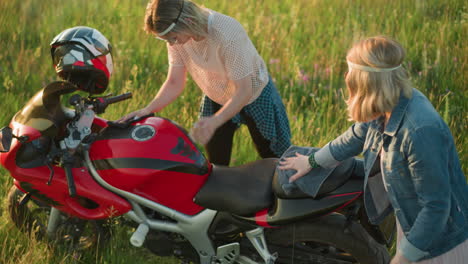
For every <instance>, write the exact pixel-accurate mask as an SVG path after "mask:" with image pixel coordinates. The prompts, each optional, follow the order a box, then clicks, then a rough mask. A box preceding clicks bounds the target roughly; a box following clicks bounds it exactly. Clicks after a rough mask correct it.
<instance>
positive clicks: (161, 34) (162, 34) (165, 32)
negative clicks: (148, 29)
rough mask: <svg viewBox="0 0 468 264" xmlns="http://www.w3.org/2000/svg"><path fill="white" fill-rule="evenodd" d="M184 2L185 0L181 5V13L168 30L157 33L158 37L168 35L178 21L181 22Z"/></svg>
mask: <svg viewBox="0 0 468 264" xmlns="http://www.w3.org/2000/svg"><path fill="white" fill-rule="evenodd" d="M184 3H185V0H182V6H181V7H180V10H179V14H178V15H177V17H176V19H175V20H174V22H172V23H171V24H170V25H169V26H168V27H167V28H166V30H164V31H163V32H161V33H159V34H157V35H158V37H161V36H164V35H166V34H167V33H169V32H170V31H171V30H172V29H173V28H174V27H175V26H176V24H177V22H179V18H180V16H181V15H182V11H184Z"/></svg>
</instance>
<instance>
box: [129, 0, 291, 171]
mask: <svg viewBox="0 0 468 264" xmlns="http://www.w3.org/2000/svg"><path fill="white" fill-rule="evenodd" d="M145 30H146V31H147V32H148V33H150V34H152V35H154V36H155V37H156V38H157V39H160V40H162V41H165V42H167V49H168V57H169V72H168V75H167V79H166V81H165V82H164V84H163V85H162V87H161V89H160V90H159V92H158V93H157V95H156V97H155V98H154V99H153V100H152V102H151V103H149V104H148V105H147V106H146V107H145V108H143V109H141V110H138V111H136V112H133V113H130V114H128V115H126V116H125V117H123V118H122V119H121V120H127V119H129V118H132V117H134V116H144V115H147V114H150V113H153V112H158V111H160V110H161V109H163V108H164V107H165V106H166V105H168V104H169V103H171V102H172V101H174V100H175V99H176V98H177V97H178V96H179V95H180V94H181V93H182V91H183V89H184V87H185V82H186V73H187V72H188V73H190V75H191V77H192V79H193V80H194V81H195V83H196V84H197V85H198V86H199V88H200V89H201V90H202V92H203V93H204V97H203V100H202V105H201V109H200V112H201V113H200V120H199V121H198V122H196V123H195V124H194V126H193V128H192V131H191V135H192V137H193V138H194V139H195V140H196V141H198V142H199V143H201V144H204V145H205V147H206V150H207V152H208V158H209V159H210V161H211V162H213V163H215V164H221V165H228V164H229V161H230V157H231V149H232V141H233V135H234V132H235V130H236V129H237V127H238V126H239V124H240V123H245V124H247V126H248V129H249V132H250V135H251V137H252V139H253V141H254V144H255V146H256V148H257V150H258V152H259V154H260V156H261V157H262V158H267V157H279V156H281V154H282V153H283V152H284V150H286V149H287V148H288V147H289V145H290V137H291V133H290V128H289V121H288V118H287V115H286V112H285V108H284V105H283V103H282V101H281V98H280V95H279V93H278V91H277V89H276V87H275V85H274V84H273V82H272V80H271V78H270V76H269V73H268V70H267V68H266V66H265V62H264V61H263V59H262V58H261V57H260V55H259V54H258V52H257V50H256V49H255V47H254V45H253V44H252V42H251V41H250V39H249V37H248V35H247V33H246V32H245V30H244V28H243V27H242V26H241V24H240V23H239V22H237V21H236V20H235V19H233V18H231V17H229V16H226V15H223V14H220V13H218V12H215V11H213V10H210V9H206V8H203V7H200V6H198V5H197V4H195V3H193V2H191V1H188V0H154V1H152V2H151V3H150V4H149V5H148V7H147V10H146V17H145Z"/></svg>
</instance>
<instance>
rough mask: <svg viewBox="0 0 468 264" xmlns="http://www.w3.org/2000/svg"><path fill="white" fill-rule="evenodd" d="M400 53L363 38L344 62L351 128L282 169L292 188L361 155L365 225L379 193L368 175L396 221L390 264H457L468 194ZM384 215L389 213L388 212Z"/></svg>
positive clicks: (449, 143)
mask: <svg viewBox="0 0 468 264" xmlns="http://www.w3.org/2000/svg"><path fill="white" fill-rule="evenodd" d="M404 57H405V51H404V50H403V48H402V47H401V45H400V44H399V43H397V42H396V41H394V40H391V39H389V38H387V37H373V38H368V39H366V40H364V41H361V42H359V43H357V44H356V45H354V46H353V47H352V48H351V50H350V51H349V52H348V55H347V57H346V59H347V62H348V69H349V70H348V73H347V75H346V77H345V78H346V86H347V88H348V93H349V97H348V100H347V102H346V103H347V105H348V114H349V116H350V119H351V120H353V121H355V122H356V123H355V124H354V125H353V126H352V127H351V128H350V129H349V130H348V131H346V132H345V133H344V134H342V135H341V136H339V137H338V138H336V139H335V140H333V141H331V142H330V143H329V144H327V145H326V146H325V147H323V148H322V149H320V150H319V151H317V152H315V153H314V154H312V155H311V156H303V155H300V154H296V156H295V157H291V158H286V159H285V160H283V161H281V166H280V167H281V169H284V170H287V169H293V170H296V173H295V174H294V175H293V176H292V177H291V178H290V181H291V182H293V181H295V180H296V179H298V178H300V177H302V176H303V175H304V174H305V173H307V172H309V171H310V170H311V169H313V168H316V167H320V166H321V167H334V166H336V165H337V164H338V163H339V162H340V161H342V160H345V159H346V158H348V157H352V156H356V155H359V154H360V153H363V155H364V166H365V171H366V178H365V181H364V182H365V186H364V190H365V193H364V202H365V206H366V210H367V212H368V215H369V218H370V219H371V221H373V222H374V223H375V222H378V221H379V219H381V218H382V216H383V215H384V214H385V213H388V212H389V211H388V210H380V215H379V210H377V206H376V199H375V197H379V196H380V194H379V193H373V192H372V190H371V188H369V182H371V181H373V179H372V178H369V172H370V171H371V170H372V169H375V167H377V168H378V170H380V172H381V173H380V174H379V175H380V176H379V177H382V179H381V183H383V185H384V186H383V187H382V188H381V189H382V190H384V192H386V193H387V194H386V195H385V196H383V197H387V198H388V200H389V201H390V203H391V206H392V207H393V211H394V212H395V215H396V218H397V227H398V237H397V245H398V249H397V253H396V255H395V256H394V258H393V260H392V262H391V263H392V264H396V263H450V264H457V263H459V264H462V263H466V260H467V259H468V241H467V237H468V188H467V184H466V178H465V176H464V174H463V172H462V170H461V166H460V162H459V158H458V155H457V151H456V149H455V145H454V141H453V138H452V135H451V133H450V130H449V128H448V127H447V125H446V124H445V122H444V121H443V120H442V118H441V117H440V116H439V114H438V113H437V112H436V110H435V109H434V107H433V106H432V105H431V103H430V102H429V100H428V99H427V98H426V97H425V96H424V95H423V94H422V93H421V92H419V91H418V90H416V89H414V88H412V87H411V84H410V82H409V80H408V75H407V73H406V71H405V69H404V68H403V66H402V62H403V59H404ZM390 208H391V207H390Z"/></svg>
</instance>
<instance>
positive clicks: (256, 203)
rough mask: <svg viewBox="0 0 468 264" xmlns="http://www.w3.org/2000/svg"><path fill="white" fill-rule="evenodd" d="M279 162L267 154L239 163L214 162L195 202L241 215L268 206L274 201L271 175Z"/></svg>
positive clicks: (249, 213)
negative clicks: (260, 158) (221, 163)
mask: <svg viewBox="0 0 468 264" xmlns="http://www.w3.org/2000/svg"><path fill="white" fill-rule="evenodd" d="M277 163H278V159H276V158H267V159H262V160H257V161H254V162H251V163H248V164H245V165H242V166H238V167H226V166H216V165H213V172H212V173H211V175H210V176H209V177H208V180H207V181H206V183H205V184H204V185H203V187H202V188H201V189H200V191H199V192H198V193H197V195H196V196H195V198H194V202H195V203H196V204H198V205H200V206H203V207H206V208H210V209H213V210H217V211H226V212H230V213H233V214H236V215H241V216H244V215H251V214H253V213H256V212H258V211H260V210H262V209H265V208H268V207H270V205H271V204H272V202H273V191H272V179H273V175H274V173H275V169H276V165H277Z"/></svg>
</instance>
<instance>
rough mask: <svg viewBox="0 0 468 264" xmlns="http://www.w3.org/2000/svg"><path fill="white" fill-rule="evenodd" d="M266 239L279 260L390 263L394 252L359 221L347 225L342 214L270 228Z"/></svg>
mask: <svg viewBox="0 0 468 264" xmlns="http://www.w3.org/2000/svg"><path fill="white" fill-rule="evenodd" d="M267 232H268V233H267V234H266V240H267V243H268V247H269V249H270V252H278V254H279V258H278V260H277V261H276V262H275V263H294V264H299V263H303V264H306V263H320V264H325V263H326V264H328V263H330V264H331V263H343V264H344V263H360V264H387V263H389V262H390V255H389V253H388V251H387V248H386V247H385V246H384V245H381V244H379V243H377V242H376V241H375V240H374V239H373V238H372V237H371V236H370V235H369V234H368V233H367V232H366V231H365V230H364V228H363V227H362V226H361V225H359V224H358V223H356V222H350V224H349V225H348V226H347V228H346V219H345V217H344V216H342V215H339V214H333V215H329V216H324V217H321V218H319V219H316V220H314V221H303V222H299V223H296V224H293V225H289V226H285V227H281V228H276V229H269V230H268V231H267Z"/></svg>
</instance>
